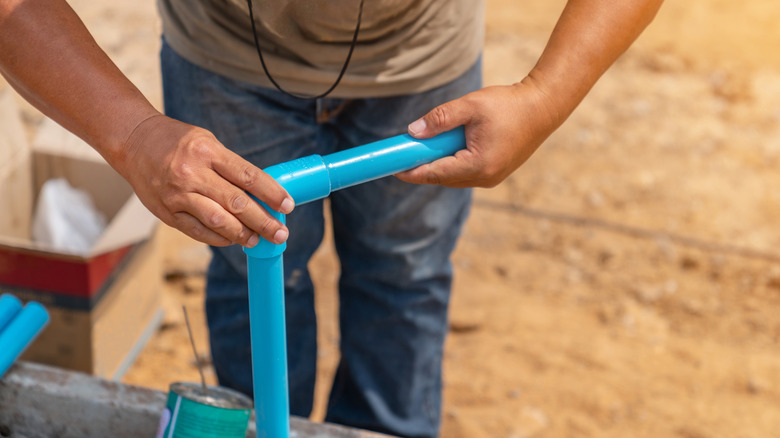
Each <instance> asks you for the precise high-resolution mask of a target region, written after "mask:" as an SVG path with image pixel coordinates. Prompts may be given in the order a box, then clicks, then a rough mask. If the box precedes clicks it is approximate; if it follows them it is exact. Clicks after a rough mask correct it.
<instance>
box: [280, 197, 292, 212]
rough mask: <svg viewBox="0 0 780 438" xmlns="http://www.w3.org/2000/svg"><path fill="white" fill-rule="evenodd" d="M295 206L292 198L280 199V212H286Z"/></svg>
mask: <svg viewBox="0 0 780 438" xmlns="http://www.w3.org/2000/svg"><path fill="white" fill-rule="evenodd" d="M293 208H295V202H293V200H292V198H289V197H287V198H284V201H282V207H281V209H282V211H281V212H282V213H284V214H287V213H289V212H291V211H292V210H293Z"/></svg>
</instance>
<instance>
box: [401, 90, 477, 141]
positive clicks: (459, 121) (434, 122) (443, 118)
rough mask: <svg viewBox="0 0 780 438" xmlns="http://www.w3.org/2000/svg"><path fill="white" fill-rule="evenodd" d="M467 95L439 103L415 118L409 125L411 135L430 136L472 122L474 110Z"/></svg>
mask: <svg viewBox="0 0 780 438" xmlns="http://www.w3.org/2000/svg"><path fill="white" fill-rule="evenodd" d="M467 97H468V96H466V97H463V98H460V99H456V100H453V101H450V102H447V103H444V104H442V105H439V106H437V107H436V108H434V109H432V110H431V111H430V112H428V114H426V115H424V116H423V117H422V118H420V119H417V120H415V121H414V122H412V123H411V124H410V125H409V127H408V131H409V135H411V136H412V137H415V138H430V137H434V136H436V135H439V134H441V133H442V132H446V131H449V130H452V129H455V128H457V127H458V126H461V125H466V124H468V123H470V122H471V117H472V114H473V110H471V109H470V104H469V103H468V99H467Z"/></svg>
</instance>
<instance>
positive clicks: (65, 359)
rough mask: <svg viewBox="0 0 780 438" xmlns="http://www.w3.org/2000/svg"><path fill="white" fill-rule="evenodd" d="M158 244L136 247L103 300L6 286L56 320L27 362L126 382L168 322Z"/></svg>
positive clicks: (102, 295) (100, 295) (102, 293)
mask: <svg viewBox="0 0 780 438" xmlns="http://www.w3.org/2000/svg"><path fill="white" fill-rule="evenodd" d="M156 245H157V239H154V238H152V239H149V240H147V241H145V242H143V243H141V244H138V245H136V246H135V247H133V250H132V251H131V253H130V254H129V255H128V256H127V257H125V259H124V260H123V261H122V263H120V264H119V266H118V267H117V269H116V270H115V271H116V273H117V274H116V275H115V276H113V277H112V278H111V279H110V280H109V281H108V282H107V283H106V284H105V286H104V287H103V289H102V290H101V291H100V293H98V294H97V297H98V299H97V300H94V299H90V298H86V297H81V298H72V297H67V296H64V295H61V294H57V293H51V292H43V291H35V290H30V289H14V288H8V287H3V286H0V293H2V292H8V293H11V294H14V295H15V296H17V297H18V298H19V299H21V300H23V301H29V300H34V301H38V302H39V303H41V304H43V305H44V306H45V307H46V309H47V310H48V311H49V315H50V316H51V321H50V323H49V325H48V326H47V327H46V329H44V331H43V332H42V333H41V334H40V335H39V336H38V338H37V339H36V340H35V342H33V343H32V344H31V345H30V346H29V348H28V349H27V350H26V351H25V353H24V354H23V355H22V357H21V359H22V360H28V361H32V362H38V363H45V364H48V365H56V366H59V367H63V368H68V369H71V370H76V371H82V372H85V373H89V374H93V375H95V376H99V377H102V378H106V379H114V380H118V379H121V378H122V376H123V375H124V374H125V372H126V371H127V370H128V368H129V367H130V365H132V363H133V361H134V360H135V358H136V357H137V356H138V354H139V353H140V352H141V350H142V349H143V347H144V345H146V343H147V341H148V340H149V339H150V338H151V336H152V335H153V334H154V333H155V332H156V331H157V328H158V327H159V325H160V323H161V321H162V318H163V311H162V306H161V300H160V296H161V293H162V267H161V261H160V255H159V254H160V252H159V250H158V249H157V248H156Z"/></svg>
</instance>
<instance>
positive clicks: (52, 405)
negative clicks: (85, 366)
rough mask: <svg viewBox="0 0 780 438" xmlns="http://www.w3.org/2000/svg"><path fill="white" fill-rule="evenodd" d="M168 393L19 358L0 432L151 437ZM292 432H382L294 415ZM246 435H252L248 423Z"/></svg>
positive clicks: (29, 436)
mask: <svg viewBox="0 0 780 438" xmlns="http://www.w3.org/2000/svg"><path fill="white" fill-rule="evenodd" d="M166 397H167V393H165V392H162V391H156V390H153V389H149V388H141V387H136V386H131V385H126V384H122V383H116V382H109V381H106V380H101V379H96V378H94V377H91V376H88V375H86V374H81V373H74V372H69V371H65V370H61V369H58V368H52V367H48V366H42V365H36V364H31V363H25V362H18V363H17V364H16V365H15V366H14V367H12V368H11V370H10V372H9V373H8V374H7V375H5V376H4V377H3V380H2V381H0V437H3V438H106V437H115V438H141V437H148V438H151V437H154V436H155V435H156V432H157V427H158V424H159V419H160V413H161V412H162V410H163V408H164V407H165V400H166ZM290 427H291V431H290V437H291V438H382V437H386V438H389V437H387V435H379V434H374V433H368V432H363V431H358V430H355V429H349V428H345V427H342V426H336V425H329V424H319V423H312V422H310V421H307V420H304V419H301V418H293V419H292V421H291V425H290ZM246 436H247V438H252V437H254V436H255V433H254V425H250V427H249V430H248V431H247V435H246Z"/></svg>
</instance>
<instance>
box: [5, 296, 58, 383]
mask: <svg viewBox="0 0 780 438" xmlns="http://www.w3.org/2000/svg"><path fill="white" fill-rule="evenodd" d="M48 323H49V313H48V312H47V311H46V309H45V308H44V307H43V306H42V305H40V304H38V303H36V302H29V303H27V305H25V306H24V307H23V308H22V310H20V311H19V312H18V313H17V314H16V316H14V317H13V319H11V322H10V323H8V325H7V326H6V327H5V328H4V329H3V331H2V332H0V377H3V374H5V372H6V371H7V370H8V368H10V367H11V365H12V364H13V363H14V361H16V359H17V358H18V357H19V356H20V355H21V354H22V353H23V352H24V350H25V349H26V348H27V346H28V345H30V343H31V342H32V341H33V340H34V339H35V337H36V336H38V334H39V333H40V332H41V331H42V330H43V328H44V327H46V324H48Z"/></svg>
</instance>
